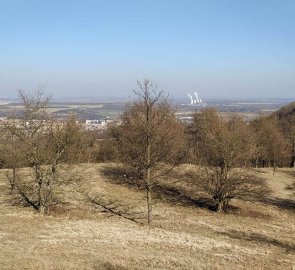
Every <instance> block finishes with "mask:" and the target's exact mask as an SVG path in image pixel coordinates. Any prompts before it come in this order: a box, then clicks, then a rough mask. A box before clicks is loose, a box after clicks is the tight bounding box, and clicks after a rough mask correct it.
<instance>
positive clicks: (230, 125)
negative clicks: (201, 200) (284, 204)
mask: <svg viewBox="0 0 295 270" xmlns="http://www.w3.org/2000/svg"><path fill="white" fill-rule="evenodd" d="M191 139H193V140H194V145H195V147H196V148H197V150H199V151H198V154H199V155H200V156H201V157H202V160H203V163H204V165H207V166H209V168H208V169H206V170H203V173H202V174H201V175H200V178H201V185H202V187H203V188H204V190H205V192H207V193H208V194H209V195H211V196H212V198H213V199H214V200H215V202H216V210H217V211H218V212H222V211H226V210H227V209H228V203H229V200H230V199H232V198H235V197H246V195H247V197H249V196H250V195H252V196H253V197H255V196H256V195H257V194H259V192H262V191H263V192H262V193H261V194H263V193H265V191H266V190H267V189H266V187H265V182H264V181H263V180H262V179H258V178H257V177H254V176H253V175H250V174H247V173H245V172H243V173H242V172H238V171H235V170H233V169H234V168H236V167H241V166H243V163H244V162H245V160H247V159H248V157H250V156H251V155H252V153H253V144H254V143H255V141H254V137H253V133H252V131H251V129H250V127H249V126H248V125H247V124H246V123H245V122H244V121H243V120H242V119H241V118H240V117H237V116H234V115H233V116H231V117H230V118H229V119H224V118H222V117H221V116H219V115H218V113H217V112H216V111H215V110H214V109H206V110H204V111H202V112H201V113H195V115H194V122H193V125H192V128H191ZM257 191H259V192H257Z"/></svg>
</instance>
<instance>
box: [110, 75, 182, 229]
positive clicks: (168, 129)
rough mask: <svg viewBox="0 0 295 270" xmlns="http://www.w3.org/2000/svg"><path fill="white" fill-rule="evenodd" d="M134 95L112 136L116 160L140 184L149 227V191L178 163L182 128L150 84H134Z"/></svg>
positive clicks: (150, 209) (144, 82) (167, 105)
mask: <svg viewBox="0 0 295 270" xmlns="http://www.w3.org/2000/svg"><path fill="white" fill-rule="evenodd" d="M134 93H135V94H136V95H137V97H138V100H136V101H134V102H133V103H132V104H131V105H130V106H128V107H127V108H126V110H125V112H124V113H123V115H122V123H121V125H120V126H119V127H118V128H115V129H113V137H114V138H115V141H116V146H117V149H118V155H119V159H120V160H121V161H122V162H124V163H125V164H127V166H129V167H131V168H133V169H134V170H135V172H136V174H137V179H138V181H143V183H144V187H145V189H146V200H147V209H148V224H149V225H150V224H151V222H152V220H153V210H152V207H153V202H152V188H153V186H154V185H155V184H156V179H157V178H159V177H161V176H163V175H166V174H167V173H168V172H169V171H170V170H171V169H172V168H173V166H175V165H176V164H178V163H179V161H180V157H181V151H182V148H181V147H182V135H183V126H182V124H181V123H180V122H179V121H178V120H177V118H176V117H175V113H174V111H173V110H172V108H171V106H170V105H169V104H168V102H167V99H165V98H164V97H163V92H162V91H158V90H157V87H156V85H155V84H154V83H153V82H151V81H149V80H144V81H143V82H138V90H137V91H134Z"/></svg>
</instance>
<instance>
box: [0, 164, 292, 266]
mask: <svg viewBox="0 0 295 270" xmlns="http://www.w3.org/2000/svg"><path fill="white" fill-rule="evenodd" d="M106 166H108V165H106V164H94V165H93V164H88V165H84V166H83V175H84V176H85V177H84V179H83V180H82V183H75V184H72V185H71V186H69V187H68V188H67V189H66V193H65V194H64V196H63V198H64V203H63V204H62V205H61V206H59V207H56V208H55V209H54V211H53V212H52V215H50V216H41V215H39V214H38V213H37V212H36V211H35V210H33V209H31V208H28V207H22V206H20V205H19V204H18V203H17V202H16V201H15V200H13V199H12V197H13V196H12V195H11V194H10V190H9V187H8V185H7V183H6V181H5V177H4V176H5V170H1V171H0V269H30V270H31V269H44V270H49V269H96V270H97V269H106V270H115V269H119V270H125V269H131V270H133V269H289V270H294V269H295V201H294V197H293V198H292V197H291V192H290V191H289V190H286V189H285V185H286V184H291V183H292V181H294V180H295V179H294V177H292V176H291V175H289V174H288V173H287V172H286V170H284V171H283V170H280V169H278V171H277V173H276V174H275V175H274V176H273V175H272V170H271V169H263V170H262V169H261V170H257V171H256V172H257V174H259V175H261V176H263V177H265V178H266V179H268V182H269V185H270V187H271V188H272V190H273V194H272V197H271V198H269V200H267V201H266V202H264V203H258V202H257V203H251V202H244V201H238V200H237V201H234V202H233V204H234V206H235V207H234V208H233V209H234V210H232V211H231V212H230V213H228V214H218V213H215V212H213V211H211V210H209V209H207V208H206V207H201V206H196V205H186V204H183V203H177V202H169V201H166V202H163V201H161V200H157V203H156V204H155V205H154V212H155V221H154V225H153V227H152V228H151V229H149V228H148V226H147V225H146V224H145V223H144V222H143V223H142V222H138V223H136V222H133V221H131V220H128V219H125V218H122V217H119V216H112V215H109V214H106V213H103V212H101V209H100V208H97V207H96V206H95V205H93V204H92V203H91V202H90V201H89V200H88V199H87V194H88V195H89V194H97V193H100V194H101V193H103V194H110V196H113V198H116V199H118V200H120V201H121V202H122V203H123V204H124V203H126V204H128V205H133V206H134V209H136V210H137V211H144V210H145V197H144V196H145V193H144V192H143V191H140V190H137V189H134V188H133V189H132V188H128V187H127V186H124V185H123V186H122V185H118V184H116V183H114V182H112V181H110V180H109V179H107V177H106V176H105V175H104V174H103V173H102V171H103V169H104V168H105V167H106Z"/></svg>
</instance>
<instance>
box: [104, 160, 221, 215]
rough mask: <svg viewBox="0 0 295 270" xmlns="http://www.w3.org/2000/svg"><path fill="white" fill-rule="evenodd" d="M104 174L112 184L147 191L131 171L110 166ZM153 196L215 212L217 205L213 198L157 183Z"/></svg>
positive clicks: (137, 176)
mask: <svg viewBox="0 0 295 270" xmlns="http://www.w3.org/2000/svg"><path fill="white" fill-rule="evenodd" d="M102 174H103V175H104V176H105V177H106V178H107V180H108V181H110V182H111V183H114V184H120V185H124V186H127V187H128V188H133V189H137V190H138V189H139V190H144V189H145V184H144V181H142V180H140V177H139V175H138V174H136V172H134V171H132V170H130V169H127V168H124V167H113V166H108V167H105V168H104V169H103V170H102ZM153 196H154V198H155V199H156V200H161V201H165V202H168V203H173V204H174V205H175V204H177V205H182V206H198V207H201V208H206V209H209V210H211V211H215V209H216V207H215V203H214V201H213V200H212V199H211V198H209V197H206V196H204V195H198V196H195V195H194V196H193V195H192V194H190V193H189V192H187V191H186V190H183V189H181V188H180V187H175V186H172V185H167V184H164V183H157V184H155V185H154V186H153Z"/></svg>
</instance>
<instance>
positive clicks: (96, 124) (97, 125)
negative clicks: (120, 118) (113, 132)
mask: <svg viewBox="0 0 295 270" xmlns="http://www.w3.org/2000/svg"><path fill="white" fill-rule="evenodd" d="M106 126H107V121H106V120H88V119H86V122H85V128H86V130H98V129H104V128H106Z"/></svg>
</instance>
